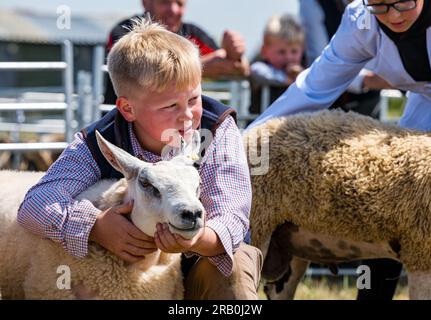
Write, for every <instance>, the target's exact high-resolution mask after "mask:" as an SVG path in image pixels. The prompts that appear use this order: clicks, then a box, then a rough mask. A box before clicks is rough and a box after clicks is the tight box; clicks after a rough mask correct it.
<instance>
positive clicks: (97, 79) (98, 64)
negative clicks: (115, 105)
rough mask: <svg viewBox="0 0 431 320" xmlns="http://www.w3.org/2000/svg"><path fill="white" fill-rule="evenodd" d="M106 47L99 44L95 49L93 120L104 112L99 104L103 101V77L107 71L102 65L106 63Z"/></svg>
mask: <svg viewBox="0 0 431 320" xmlns="http://www.w3.org/2000/svg"><path fill="white" fill-rule="evenodd" d="M104 60H105V49H104V48H103V47H102V46H97V47H96V48H94V51H93V113H92V120H91V121H92V122H93V121H96V120H98V119H100V117H101V115H102V112H101V111H100V108H99V106H100V105H101V104H102V103H103V79H104V75H105V72H103V70H102V66H103V65H104V63H105V61H104Z"/></svg>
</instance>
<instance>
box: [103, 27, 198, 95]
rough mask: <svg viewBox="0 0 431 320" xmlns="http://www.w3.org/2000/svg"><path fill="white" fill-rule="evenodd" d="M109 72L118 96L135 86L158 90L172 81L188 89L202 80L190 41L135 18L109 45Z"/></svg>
mask: <svg viewBox="0 0 431 320" xmlns="http://www.w3.org/2000/svg"><path fill="white" fill-rule="evenodd" d="M108 71H109V75H110V77H111V80H112V84H113V87H114V91H115V94H116V95H117V96H118V97H120V96H127V95H128V94H131V93H132V92H133V91H136V89H138V90H144V91H146V90H151V91H155V92H161V91H163V90H165V89H166V86H167V85H168V84H169V83H171V82H172V81H175V84H176V87H177V89H180V90H182V89H188V88H191V87H192V86H195V85H197V84H198V83H199V82H200V81H201V76H202V65H201V61H200V55H199V49H198V48H197V47H196V46H195V45H194V44H193V43H192V42H191V41H189V40H187V39H186V38H184V37H181V36H179V35H177V34H175V33H172V32H170V31H168V30H166V29H165V28H164V27H162V26H161V25H160V24H158V23H155V22H152V21H151V20H150V19H137V20H135V21H134V24H133V27H132V28H131V30H130V32H129V33H127V34H126V35H124V36H123V37H122V38H121V39H120V40H118V41H117V42H116V43H115V45H114V46H113V47H112V49H111V51H110V53H109V55H108Z"/></svg>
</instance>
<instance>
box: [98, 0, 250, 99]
mask: <svg viewBox="0 0 431 320" xmlns="http://www.w3.org/2000/svg"><path fill="white" fill-rule="evenodd" d="M186 3H187V0H142V5H143V7H144V9H145V13H144V14H142V15H135V16H133V17H130V18H128V19H126V20H123V21H121V22H120V23H118V24H117V25H116V26H115V27H114V28H113V29H112V31H111V32H110V34H109V38H108V42H107V45H106V53H108V52H109V50H110V49H111V47H112V46H113V44H114V43H115V42H116V41H117V40H118V39H120V38H121V37H122V36H123V35H125V34H126V33H127V32H129V31H128V29H129V27H130V26H131V25H132V20H133V19H139V18H142V17H145V16H146V15H150V16H151V17H152V19H153V20H155V21H158V22H159V23H161V24H163V25H165V26H166V28H167V29H168V30H169V31H171V32H175V33H177V34H180V35H182V36H184V37H186V38H188V39H190V41H192V42H194V43H195V44H196V45H197V46H198V47H199V50H200V52H201V60H202V63H203V65H204V68H203V77H204V78H210V79H226V78H233V77H245V76H248V74H249V64H248V62H247V60H246V59H245V57H244V52H245V41H244V39H243V38H242V36H241V35H240V34H239V33H237V32H234V31H230V30H226V31H225V32H224V34H223V40H222V48H219V47H218V46H217V44H216V43H215V41H214V40H213V39H212V38H211V37H210V36H209V35H208V34H207V33H206V32H205V31H203V30H202V29H200V28H199V27H197V26H196V25H194V24H191V23H185V22H183V21H182V19H183V16H184V13H185V10H186ZM116 98H117V97H116V96H115V93H114V90H113V87H112V83H111V80H110V79H109V76H108V75H107V76H106V91H105V103H106V104H115V101H116Z"/></svg>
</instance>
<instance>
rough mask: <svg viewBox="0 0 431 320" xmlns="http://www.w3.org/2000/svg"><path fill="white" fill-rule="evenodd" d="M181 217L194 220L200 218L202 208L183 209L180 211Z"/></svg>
mask: <svg viewBox="0 0 431 320" xmlns="http://www.w3.org/2000/svg"><path fill="white" fill-rule="evenodd" d="M181 218H182V219H184V220H190V221H195V220H196V219H202V210H197V211H195V212H193V211H190V210H184V211H183V212H181Z"/></svg>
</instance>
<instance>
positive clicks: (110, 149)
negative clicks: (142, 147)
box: [96, 131, 145, 179]
mask: <svg viewBox="0 0 431 320" xmlns="http://www.w3.org/2000/svg"><path fill="white" fill-rule="evenodd" d="M96 139H97V144H98V145H99V148H100V151H101V152H102V154H103V156H104V157H105V158H106V160H108V162H109V163H110V164H111V166H113V167H114V168H115V169H116V170H117V171H120V172H121V173H122V174H123V175H124V177H126V179H131V178H133V177H135V176H136V175H137V174H138V172H139V169H140V168H142V167H143V166H145V162H144V161H141V160H139V159H137V158H135V157H134V156H132V155H131V154H129V153H127V152H126V151H124V150H123V149H121V148H119V147H117V146H115V145H113V144H112V143H110V142H109V141H107V140H105V138H103V137H102V135H101V134H100V133H99V132H98V131H96Z"/></svg>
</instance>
